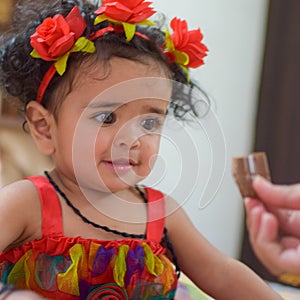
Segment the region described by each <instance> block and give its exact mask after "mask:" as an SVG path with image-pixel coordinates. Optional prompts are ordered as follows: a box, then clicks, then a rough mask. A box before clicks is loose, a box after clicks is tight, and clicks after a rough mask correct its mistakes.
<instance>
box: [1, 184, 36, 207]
mask: <svg viewBox="0 0 300 300" xmlns="http://www.w3.org/2000/svg"><path fill="white" fill-rule="evenodd" d="M36 197H38V192H37V190H36V188H35V186H34V184H33V183H32V182H31V181H30V180H26V179H23V180H18V181H15V182H13V183H10V184H8V185H6V186H4V187H2V188H1V189H0V203H1V202H6V201H10V202H14V201H16V202H18V201H20V202H23V201H25V200H27V199H34V198H36Z"/></svg>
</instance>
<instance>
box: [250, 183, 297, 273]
mask: <svg viewBox="0 0 300 300" xmlns="http://www.w3.org/2000/svg"><path fill="white" fill-rule="evenodd" d="M253 186H254V188H255V190H256V191H257V194H258V196H259V200H258V199H250V198H248V199H246V200H245V207H246V213H247V227H248V231H249V237H250V241H251V244H252V247H253V249H254V251H255V253H256V255H257V257H258V258H259V259H260V261H261V262H262V263H263V264H264V265H265V266H266V267H267V268H268V270H269V271H270V272H271V273H272V274H274V275H280V274H282V273H284V272H289V273H292V274H300V234H299V226H300V185H299V184H295V185H289V186H284V185H275V184H272V183H270V182H268V181H266V180H265V179H263V178H261V177H258V178H256V179H255V181H254V183H253Z"/></svg>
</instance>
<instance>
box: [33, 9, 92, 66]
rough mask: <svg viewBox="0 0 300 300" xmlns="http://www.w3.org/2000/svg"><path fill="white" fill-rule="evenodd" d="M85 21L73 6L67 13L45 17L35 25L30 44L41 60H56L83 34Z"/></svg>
mask: <svg viewBox="0 0 300 300" xmlns="http://www.w3.org/2000/svg"><path fill="white" fill-rule="evenodd" d="M85 28H86V23H85V21H84V19H83V17H82V16H81V14H80V11H79V8H78V7H77V6H75V7H74V8H73V9H72V10H71V12H70V13H69V15H68V16H67V17H66V18H64V17H63V16H62V15H55V16H54V17H53V18H47V19H45V20H44V22H43V23H42V24H41V25H40V26H38V27H37V29H36V32H35V33H34V34H33V35H32V36H31V38H30V44H31V46H32V47H33V48H34V49H35V51H36V52H37V53H38V54H39V56H40V57H41V58H42V59H43V60H47V61H51V60H56V59H57V58H58V57H60V56H62V55H64V54H65V53H66V52H67V51H69V50H70V49H71V48H72V47H73V46H74V44H75V43H76V41H77V40H78V38H79V37H80V36H81V35H82V34H83V32H84V30H85Z"/></svg>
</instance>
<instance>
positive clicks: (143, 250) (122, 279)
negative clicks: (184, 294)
mask: <svg viewBox="0 0 300 300" xmlns="http://www.w3.org/2000/svg"><path fill="white" fill-rule="evenodd" d="M28 179H29V180H31V181H32V182H33V183H34V185H35V186H36V189H37V190H38V192H39V198H40V201H41V208H42V233H43V237H42V238H41V239H39V240H33V241H30V242H27V243H25V244H23V245H22V246H20V247H16V248H13V249H9V250H7V251H5V252H0V279H1V281H2V282H4V283H9V284H14V285H15V286H16V287H18V288H21V289H30V290H34V291H36V292H37V293H39V294H41V295H43V296H45V297H47V298H50V299H67V300H68V299H70V300H71V299H72V300H73V299H137V300H141V299H152V300H154V299H173V298H174V296H175V291H176V286H177V275H176V272H175V270H174V266H173V264H172V263H171V262H170V260H169V259H168V258H167V257H166V255H165V250H166V249H165V248H164V247H162V246H161V245H160V242H161V240H162V236H163V231H164V217H165V202H164V196H163V194H162V193H161V192H159V191H157V190H153V189H150V188H146V195H147V199H148V202H147V203H148V220H154V221H148V222H147V231H146V239H144V240H139V239H133V238H125V239H122V240H103V241H102V240H96V239H85V238H82V237H80V236H78V237H74V238H71V237H66V236H64V235H63V225H62V224H63V223H62V209H61V205H60V201H59V198H58V196H57V194H56V191H55V189H54V188H53V186H52V185H51V184H50V182H49V181H48V179H46V178H45V177H43V176H34V177H29V178H28Z"/></svg>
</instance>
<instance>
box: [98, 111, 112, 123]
mask: <svg viewBox="0 0 300 300" xmlns="http://www.w3.org/2000/svg"><path fill="white" fill-rule="evenodd" d="M94 119H95V120H96V121H98V122H99V123H102V124H112V123H114V122H115V121H116V116H115V114H114V113H112V112H110V111H105V112H101V113H99V114H98V115H97V116H95V117H94Z"/></svg>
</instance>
